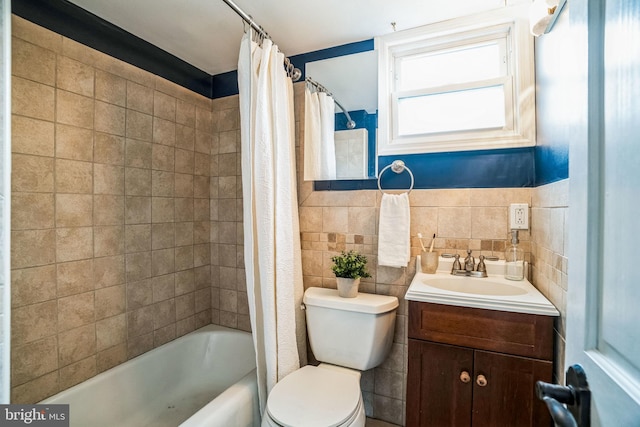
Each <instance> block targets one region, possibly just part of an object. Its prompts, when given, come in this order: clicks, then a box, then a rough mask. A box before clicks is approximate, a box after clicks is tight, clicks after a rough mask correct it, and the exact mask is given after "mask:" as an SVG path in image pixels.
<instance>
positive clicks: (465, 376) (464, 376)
mask: <svg viewBox="0 0 640 427" xmlns="http://www.w3.org/2000/svg"><path fill="white" fill-rule="evenodd" d="M460 381H462V382H463V383H465V384H466V383H468V382H469V381H471V375H469V372H467V371H462V372H460Z"/></svg>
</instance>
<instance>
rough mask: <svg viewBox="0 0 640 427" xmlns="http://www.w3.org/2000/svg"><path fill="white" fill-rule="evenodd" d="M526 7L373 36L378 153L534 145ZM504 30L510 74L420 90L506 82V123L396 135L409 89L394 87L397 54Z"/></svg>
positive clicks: (487, 37) (530, 42)
mask: <svg viewBox="0 0 640 427" xmlns="http://www.w3.org/2000/svg"><path fill="white" fill-rule="evenodd" d="M527 12H528V7H526V6H523V5H519V6H511V7H505V8H500V9H496V10H493V11H489V12H485V13H481V14H477V15H473V16H467V17H462V18H456V19H452V20H449V21H444V22H439V23H436V24H429V25H425V26H422V27H418V28H414V29H410V30H405V31H399V32H395V33H391V34H388V35H385V36H381V37H377V38H376V39H375V44H376V49H377V50H378V53H379V62H378V64H379V65H378V67H379V72H378V76H379V77H378V79H379V81H378V89H379V97H378V99H379V105H378V114H379V117H378V119H379V123H378V126H379V129H378V131H379V141H378V154H379V155H391V154H418V153H435V152H443V151H469V150H485V149H498V148H514V147H530V146H535V144H536V139H535V64H534V50H533V37H532V36H530V34H529V27H528V21H527ZM505 36H506V52H508V54H507V58H508V61H507V76H506V77H500V78H496V79H490V80H486V81H484V83H488V84H487V85H485V86H480V85H478V83H483V82H479V81H475V82H472V83H463V84H456V85H446V86H440V87H435V88H429V89H427V90H419V91H413V92H414V93H416V94H430V93H451V92H454V91H455V90H460V89H465V88H467V89H473V88H483V87H490V86H491V84H490V83H492V82H493V83H498V84H502V83H504V86H503V87H504V89H505V126H504V127H503V128H500V129H498V128H489V129H479V130H462V131H450V132H439V133H431V134H422V135H410V136H399V135H398V115H397V114H398V99H401V98H402V96H403V95H406V94H407V93H408V91H395V69H396V61H397V60H398V59H399V58H402V57H405V56H409V55H411V54H415V53H427V52H435V51H446V50H450V49H453V48H456V47H460V46H465V45H468V46H473V45H478V44H479V43H482V42H483V41H485V42H486V41H491V40H496V39H501V38H503V37H505Z"/></svg>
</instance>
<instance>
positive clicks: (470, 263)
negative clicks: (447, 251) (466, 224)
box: [464, 249, 476, 271]
mask: <svg viewBox="0 0 640 427" xmlns="http://www.w3.org/2000/svg"><path fill="white" fill-rule="evenodd" d="M464 269H465V270H466V271H473V270H475V269H476V260H475V258H474V257H472V256H471V249H467V257H466V258H465V259H464Z"/></svg>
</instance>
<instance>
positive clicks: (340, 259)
mask: <svg viewBox="0 0 640 427" xmlns="http://www.w3.org/2000/svg"><path fill="white" fill-rule="evenodd" d="M331 261H333V266H332V267H331V270H333V273H334V274H335V275H336V281H337V283H338V295H340V296H341V297H344V298H355V297H356V296H357V295H358V286H359V285H360V278H361V277H371V275H370V274H369V273H368V272H367V257H365V256H364V255H362V254H359V253H358V252H356V251H353V250H352V251H349V252H345V251H342V252H341V253H340V255H336V256H333V257H331Z"/></svg>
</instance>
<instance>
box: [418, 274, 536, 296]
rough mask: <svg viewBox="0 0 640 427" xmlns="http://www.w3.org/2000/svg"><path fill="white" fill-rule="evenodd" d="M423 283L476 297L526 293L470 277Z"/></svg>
mask: <svg viewBox="0 0 640 427" xmlns="http://www.w3.org/2000/svg"><path fill="white" fill-rule="evenodd" d="M423 282H424V283H425V284H426V285H428V286H431V287H434V288H438V289H443V290H445V291H450V292H458V293H465V294H476V295H502V296H507V295H525V294H526V293H527V291H526V290H525V289H522V288H520V287H518V286H514V285H511V284H508V283H500V282H495V281H492V280H491V279H477V278H470V277H433V278H431V277H427V278H424V279H423Z"/></svg>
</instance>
